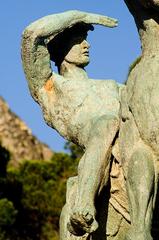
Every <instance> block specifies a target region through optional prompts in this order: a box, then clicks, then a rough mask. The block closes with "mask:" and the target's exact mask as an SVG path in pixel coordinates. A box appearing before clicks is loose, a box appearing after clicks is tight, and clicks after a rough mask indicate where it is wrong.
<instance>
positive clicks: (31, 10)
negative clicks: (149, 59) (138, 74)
mask: <svg viewBox="0 0 159 240" xmlns="http://www.w3.org/2000/svg"><path fill="white" fill-rule="evenodd" d="M73 9H77V10H81V11H88V12H94V13H99V14H103V15H107V16H110V17H114V18H117V19H118V20H119V26H118V27H117V28H114V29H108V28H104V27H101V26H96V27H95V30H94V32H90V33H89V36H88V42H89V43H90V44H91V48H90V59H91V62H90V64H89V66H88V67H87V68H86V70H87V73H88V75H89V76H90V77H91V78H98V79H99V78H100V79H115V80H116V81H118V82H124V81H125V80H126V77H127V72H128V68H129V66H130V64H131V62H133V61H134V60H135V59H136V57H137V56H139V55H140V43H139V39H138V35H137V30H136V27H135V24H134V21H133V18H132V17H131V15H130V13H129V12H128V10H127V8H126V5H125V4H124V1H123V0H110V1H106V0H93V1H90V0H82V1H81V0H52V1H51V0H45V1H44V0H27V1H24V0H14V1H12V0H5V1H4V0H2V1H1V14H0V23H1V27H0V31H1V33H0V36H1V37H0V49H1V51H0V53H1V54H0V55H1V57H0V59H1V60H0V61H1V63H0V95H1V96H2V97H4V99H5V100H6V101H7V102H8V104H9V106H10V107H11V109H12V110H13V111H14V112H15V113H16V114H18V115H19V116H20V117H21V119H22V120H24V121H25V122H26V123H27V125H28V126H29V127H30V128H31V129H32V132H33V134H34V135H36V136H37V137H38V138H39V139H40V140H42V141H43V142H45V143H47V144H48V145H49V146H50V147H51V148H52V149H53V150H55V151H62V150H63V145H64V139H63V138H62V137H60V136H59V135H58V134H57V133H56V132H55V131H54V130H52V129H51V128H49V127H48V126H47V125H46V124H45V123H44V120H43V118H42V114H41V110H40V108H39V106H38V105H37V104H36V103H35V102H34V101H33V100H32V98H31V96H30V94H29V91H28V87H27V83H26V80H25V76H24V73H23V69H22V65H21V56H20V45H21V34H22V31H23V30H24V28H25V27H26V26H27V25H28V24H30V23H31V22H32V21H34V20H36V19H38V18H40V17H43V16H45V15H48V14H52V13H58V12H63V11H65V10H73Z"/></svg>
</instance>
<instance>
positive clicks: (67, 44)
mask: <svg viewBox="0 0 159 240" xmlns="http://www.w3.org/2000/svg"><path fill="white" fill-rule="evenodd" d="M93 29H94V28H93V26H92V25H91V24H86V23H79V24H76V25H74V26H73V27H71V28H67V29H65V30H64V31H63V32H62V33H60V34H58V35H57V36H56V37H54V39H53V40H52V41H50V43H49V44H48V50H49V53H50V58H51V60H52V61H54V62H55V64H56V65H57V66H58V68H59V67H60V66H61V64H62V63H63V61H66V62H68V63H71V64H74V65H76V66H79V67H85V66H86V65H87V64H88V63H89V47H90V45H89V43H88V42H87V40H86V38H87V32H88V31H89V30H93Z"/></svg>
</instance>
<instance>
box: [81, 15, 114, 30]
mask: <svg viewBox="0 0 159 240" xmlns="http://www.w3.org/2000/svg"><path fill="white" fill-rule="evenodd" d="M84 21H85V23H90V24H99V25H103V26H105V27H116V26H118V20H117V19H114V18H110V17H107V16H103V15H99V14H93V13H88V14H87V15H86V17H85V18H84Z"/></svg>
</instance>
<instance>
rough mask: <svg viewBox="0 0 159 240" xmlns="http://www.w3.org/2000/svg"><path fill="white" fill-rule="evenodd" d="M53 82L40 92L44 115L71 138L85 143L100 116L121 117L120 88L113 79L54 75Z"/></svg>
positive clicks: (51, 123)
mask: <svg viewBox="0 0 159 240" xmlns="http://www.w3.org/2000/svg"><path fill="white" fill-rule="evenodd" d="M51 81H52V83H50V85H52V86H53V87H52V88H51V89H48V88H46V87H43V88H42V89H41V94H40V96H41V101H40V102H41V103H42V104H41V106H42V109H43V112H44V118H45V120H46V122H47V123H48V124H49V125H50V126H51V127H54V128H55V129H57V130H58V131H59V133H60V134H61V135H62V136H64V137H67V138H68V136H69V140H71V141H74V142H78V143H79V144H80V145H84V144H85V141H87V139H86V138H87V137H88V136H87V133H88V132H89V131H90V128H91V126H92V122H93V121H94V120H95V119H96V118H97V117H98V118H99V117H101V116H103V115H108V116H109V115H112V116H113V115H114V117H118V116H119V88H120V87H119V85H117V83H116V82H115V81H114V80H96V81H95V80H93V79H88V78H85V79H82V80H81V79H67V78H64V77H62V76H60V75H57V74H55V75H54V78H52V79H51ZM44 99H45V101H43V100H44ZM46 99H47V101H46ZM46 109H47V110H46ZM68 133H69V134H68Z"/></svg>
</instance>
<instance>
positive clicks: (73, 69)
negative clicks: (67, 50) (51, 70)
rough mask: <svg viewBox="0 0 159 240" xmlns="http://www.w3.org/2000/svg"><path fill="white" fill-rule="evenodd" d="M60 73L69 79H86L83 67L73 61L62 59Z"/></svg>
mask: <svg viewBox="0 0 159 240" xmlns="http://www.w3.org/2000/svg"><path fill="white" fill-rule="evenodd" d="M60 75H62V76H63V77H65V78H69V79H75V78H76V79H77V78H79V79H80V80H86V79H88V75H87V73H86V71H85V70H84V68H82V67H79V66H76V65H75V64H73V63H68V62H66V61H64V62H63V63H62V64H61V66H60Z"/></svg>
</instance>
